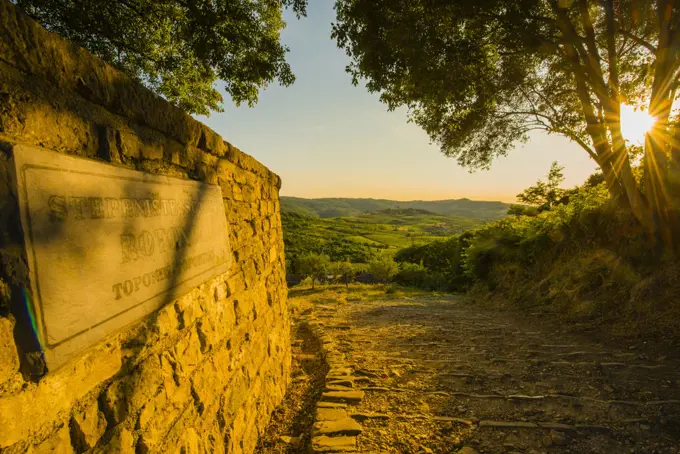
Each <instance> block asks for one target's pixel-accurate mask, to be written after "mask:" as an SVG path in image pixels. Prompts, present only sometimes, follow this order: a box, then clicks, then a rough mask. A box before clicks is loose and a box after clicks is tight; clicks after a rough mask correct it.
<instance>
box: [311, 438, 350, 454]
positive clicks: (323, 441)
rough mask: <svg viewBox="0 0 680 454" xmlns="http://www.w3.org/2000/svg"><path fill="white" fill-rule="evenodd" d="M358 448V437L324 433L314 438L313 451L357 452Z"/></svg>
mask: <svg viewBox="0 0 680 454" xmlns="http://www.w3.org/2000/svg"><path fill="white" fill-rule="evenodd" d="M356 449H357V439H356V437H327V436H325V435H324V436H318V437H314V438H312V450H313V452H355V451H356Z"/></svg>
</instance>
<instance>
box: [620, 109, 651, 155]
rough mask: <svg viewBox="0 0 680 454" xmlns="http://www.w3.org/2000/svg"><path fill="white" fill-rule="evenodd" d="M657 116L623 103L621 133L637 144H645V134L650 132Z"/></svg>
mask: <svg viewBox="0 0 680 454" xmlns="http://www.w3.org/2000/svg"><path fill="white" fill-rule="evenodd" d="M655 122H656V118H654V117H652V116H651V115H649V114H648V113H647V112H645V111H644V110H641V109H635V108H633V107H632V106H629V105H627V104H622V105H621V134H622V135H623V137H624V139H626V140H627V141H629V142H631V143H633V144H635V145H644V143H645V134H647V132H649V131H650V130H651V129H652V127H653V126H654V123H655Z"/></svg>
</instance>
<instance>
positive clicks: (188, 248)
mask: <svg viewBox="0 0 680 454" xmlns="http://www.w3.org/2000/svg"><path fill="white" fill-rule="evenodd" d="M14 162H15V170H16V174H15V181H16V190H17V195H18V201H19V205H20V210H21V221H22V226H23V230H24V237H25V244H26V253H27V257H28V262H29V269H30V273H31V295H32V301H31V304H30V305H31V307H32V308H33V311H34V317H35V320H36V329H37V335H38V337H39V339H40V342H41V344H42V347H43V349H44V351H45V357H46V360H47V365H48V367H49V368H52V369H53V368H55V367H58V366H60V365H61V364H63V363H64V362H65V361H67V360H68V359H69V358H70V357H72V356H73V355H75V354H77V353H79V352H80V351H82V350H84V349H85V348H87V347H89V346H91V345H93V344H95V343H96V342H98V341H99V340H101V339H102V338H104V337H105V336H107V335H108V334H110V333H112V332H114V331H115V330H117V329H118V328H121V327H123V326H125V325H127V324H129V323H131V322H133V321H134V320H137V319H139V318H140V317H143V316H144V315H146V314H149V313H150V312H152V311H154V310H156V309H158V308H159V307H161V306H163V305H164V304H167V303H169V302H171V301H172V300H173V299H175V298H177V297H179V296H181V295H182V294H184V293H186V292H188V291H189V290H191V289H192V288H194V287H196V286H198V285H200V284H201V283H203V282H205V281H207V280H208V279H210V278H211V277H213V276H215V275H217V274H221V273H224V272H226V271H227V270H228V269H229V266H230V264H231V259H232V254H231V248H230V245H229V235H228V230H227V228H228V227H227V220H226V216H225V212H224V205H223V201H222V191H221V189H220V187H219V186H214V185H208V184H204V183H200V182H197V181H191V180H181V179H177V178H170V177H165V176H159V175H150V174H147V173H143V172H138V171H134V170H128V169H124V168H121V167H116V166H112V165H109V164H103V163H100V162H97V161H92V160H88V159H83V158H78V157H73V156H67V155H63V154H58V153H53V152H49V151H45V150H43V149H39V148H35V147H28V146H21V145H17V146H15V147H14Z"/></svg>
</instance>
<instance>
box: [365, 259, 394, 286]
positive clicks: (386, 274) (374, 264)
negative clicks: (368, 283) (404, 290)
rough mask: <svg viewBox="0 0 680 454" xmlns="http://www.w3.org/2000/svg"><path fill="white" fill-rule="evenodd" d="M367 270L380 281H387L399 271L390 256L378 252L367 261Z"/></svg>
mask: <svg viewBox="0 0 680 454" xmlns="http://www.w3.org/2000/svg"><path fill="white" fill-rule="evenodd" d="M368 270H369V272H370V273H371V274H372V275H373V276H375V277H376V278H377V279H379V280H380V281H382V282H389V280H390V279H392V277H394V275H395V274H397V273H398V272H399V266H398V265H397V262H395V261H394V259H393V258H392V256H390V255H388V254H380V255H378V256H376V257H374V258H373V260H371V261H370V262H368Z"/></svg>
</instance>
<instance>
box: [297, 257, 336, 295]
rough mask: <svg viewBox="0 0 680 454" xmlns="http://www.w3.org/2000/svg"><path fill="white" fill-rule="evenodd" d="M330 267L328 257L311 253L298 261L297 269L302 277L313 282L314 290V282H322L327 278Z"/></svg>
mask: <svg viewBox="0 0 680 454" xmlns="http://www.w3.org/2000/svg"><path fill="white" fill-rule="evenodd" d="M329 265H330V258H329V257H328V256H327V255H325V254H314V253H313V252H310V253H309V254H305V255H303V256H301V257H300V258H299V259H298V263H297V268H298V271H299V273H300V274H301V275H303V276H305V277H309V278H310V279H311V280H312V288H314V281H316V280H318V281H319V282H320V281H321V280H322V279H323V278H325V277H326V272H327V271H328V267H329Z"/></svg>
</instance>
